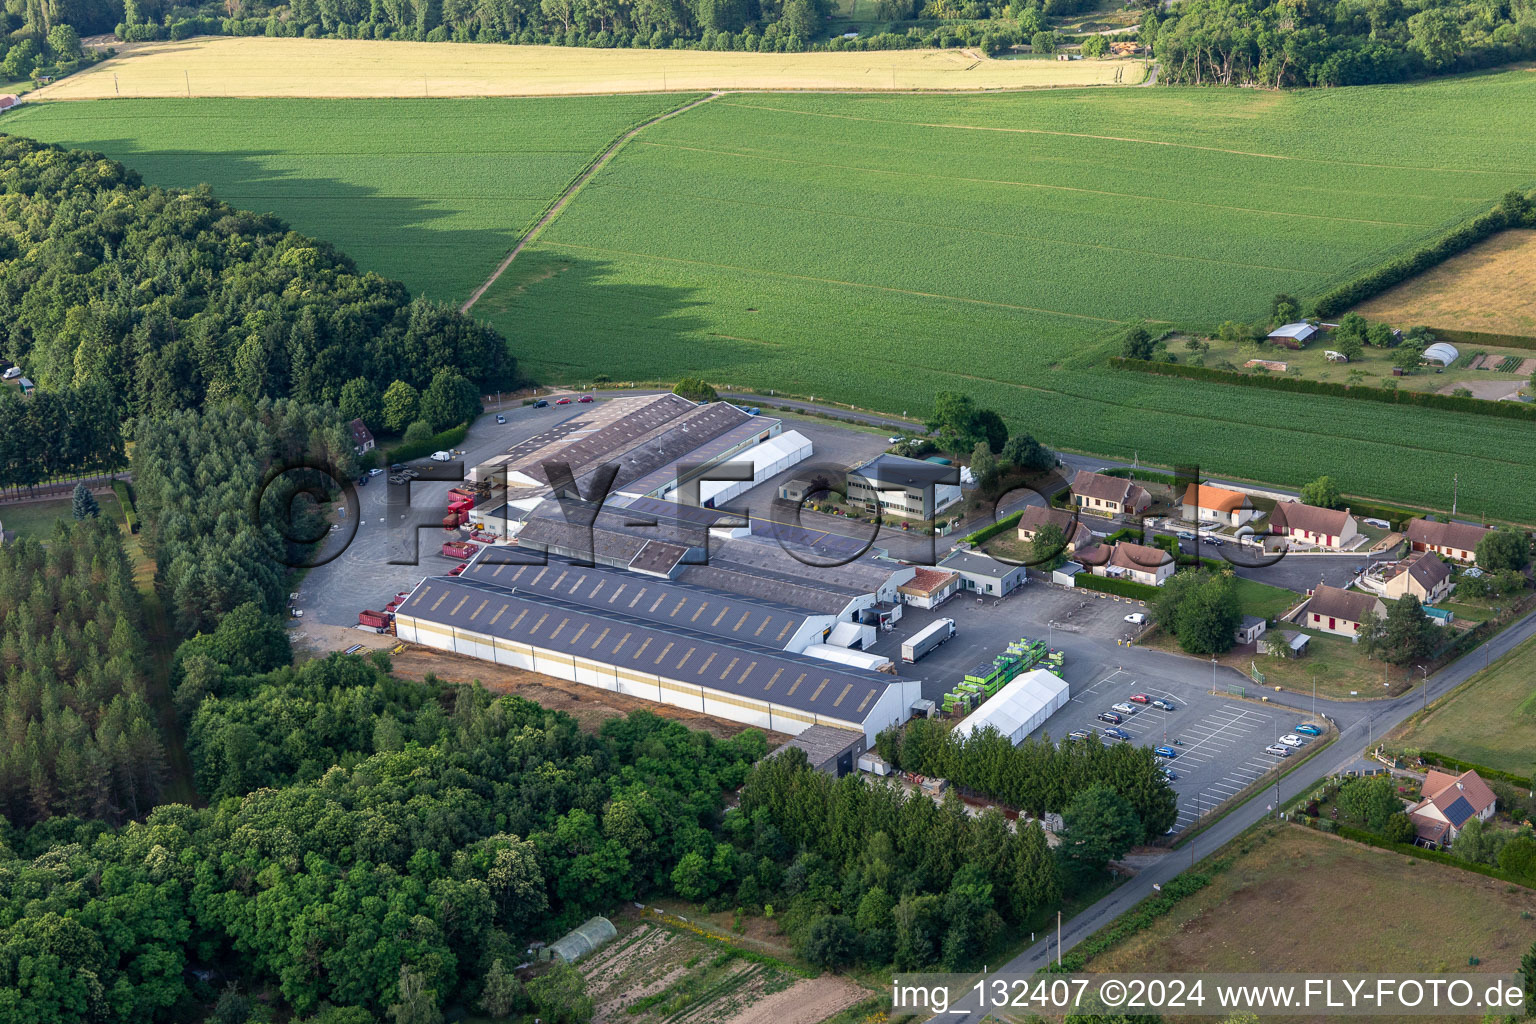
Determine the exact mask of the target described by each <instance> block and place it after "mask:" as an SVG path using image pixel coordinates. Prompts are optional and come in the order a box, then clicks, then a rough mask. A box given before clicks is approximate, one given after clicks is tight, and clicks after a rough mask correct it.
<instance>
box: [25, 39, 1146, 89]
mask: <svg viewBox="0 0 1536 1024" xmlns="http://www.w3.org/2000/svg"><path fill="white" fill-rule="evenodd" d="M1122 68H1123V69H1124V73H1123V76H1122V77H1123V78H1124V79H1125V82H1126V84H1135V83H1138V82H1140V81H1141V79H1142V75H1143V72H1142V66H1141V64H1140V63H1139V62H1137V61H1134V60H1075V61H1054V60H991V59H990V58H987V57H984V56H982V55H981V54H979V53H974V52H972V51H969V50H878V51H874V52H869V53H857V52H843V53H740V52H729V51H727V52H716V51H711V50H599V49H592V48H588V47H575V46H572V47H565V46H509V45H504V44H493V43H463V44H459V43H452V44H445V43H408V42H390V41H375V40H360V39H269V38H266V37H264V36H256V37H226V36H213V37H203V38H199V39H188V40H184V41H182V42H175V43H128V44H124V45H122V46H120V47H119V54H118V56H117V57H115V58H113V59H112V60H109V61H105V62H103V63H101V64H98V65H96V66H95V67H93V68H91V69H90V70H87V71H82V72H80V73H78V74H75V75H71V76H70V77H68V78H66V79H64V80H62V81H59V82H56V83H54V84H53V85H50V86H47V87H46V88H43V89H40V90H38V91H37V92H36V93H34V94H33V95H32V99H33V100H96V99H112V98H115V97H123V98H131V97H140V98H145V97H158V96H189V95H190V96H201V97H208V96H239V97H261V96H289V97H300V96H304V97H323V98H327V99H332V98H375V97H384V96H392V97H412V96H434V97H454V96H573V95H597V94H604V93H623V92H698V91H705V90H714V89H750V90H763V89H809V90H857V91H861V92H863V91H876V90H885V91H890V90H893V89H894V90H897V91H903V90H982V89H1032V88H1049V87H1053V86H1067V85H1107V84H1112V83H1113V82H1114V77H1115V72H1116V71H1117V70H1119V69H1122Z"/></svg>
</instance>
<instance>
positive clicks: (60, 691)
mask: <svg viewBox="0 0 1536 1024" xmlns="http://www.w3.org/2000/svg"><path fill="white" fill-rule="evenodd" d="M0 624H3V625H0V630H3V635H0V677H3V680H4V686H3V689H0V729H3V731H4V742H3V743H0V809H3V812H4V815H5V817H7V818H9V819H10V820H11V821H13V822H17V823H20V824H30V823H32V822H35V821H40V820H42V819H45V818H48V817H51V816H53V815H79V816H82V817H90V818H101V819H104V820H106V821H111V822H120V821H123V820H124V819H126V818H129V817H138V816H140V815H142V814H143V813H145V812H147V811H148V810H149V809H150V808H151V807H152V806H154V805H155V803H157V802H158V800H159V797H160V786H161V783H162V781H163V776H164V770H165V754H164V749H163V746H162V743H161V738H160V736H159V733H158V732H157V731H156V728H155V724H154V715H153V713H152V711H151V709H150V706H149V703H148V702H147V700H146V698H145V684H146V682H147V679H148V673H147V670H146V657H145V649H144V639H143V628H144V623H143V618H142V612H141V609H140V607H139V595H138V592H137V591H136V590H135V589H134V584H133V570H132V567H131V566H130V565H129V563H128V559H127V557H126V556H125V554H124V553H123V547H122V541H121V538H120V535H119V533H118V530H117V528H116V526H115V524H113V523H111V522H109V521H107V520H104V519H97V518H90V519H86V520H85V521H82V522H72V521H71V522H68V523H66V522H65V521H62V520H61V521H60V522H59V523H58V525H57V526H56V527H55V528H54V532H53V534H52V535H51V537H50V538H49V541H48V543H47V545H46V546H45V545H44V544H42V543H40V542H39V541H37V540H33V539H30V538H25V537H23V538H21V539H19V540H17V541H15V542H13V543H10V544H6V545H4V546H3V547H0Z"/></svg>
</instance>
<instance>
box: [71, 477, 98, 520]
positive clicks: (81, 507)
mask: <svg viewBox="0 0 1536 1024" xmlns="http://www.w3.org/2000/svg"><path fill="white" fill-rule="evenodd" d="M70 511H71V512H72V513H74V516H75V518H76V519H94V518H96V517H97V516H99V515H101V505H100V504H98V503H97V501H96V495H94V494H92V493H91V492H90V491H89V490H87V489H86V486H85V481H84V480H82V481H80V482H79V483H77V484H75V493H74V496H73V497H72V498H71V499H70Z"/></svg>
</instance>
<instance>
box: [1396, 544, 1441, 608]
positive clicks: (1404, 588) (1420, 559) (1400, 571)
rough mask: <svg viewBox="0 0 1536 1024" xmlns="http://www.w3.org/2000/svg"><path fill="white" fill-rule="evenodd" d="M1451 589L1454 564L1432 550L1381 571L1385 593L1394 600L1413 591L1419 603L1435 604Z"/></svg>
mask: <svg viewBox="0 0 1536 1024" xmlns="http://www.w3.org/2000/svg"><path fill="white" fill-rule="evenodd" d="M1450 592H1451V567H1450V566H1448V565H1446V564H1445V563H1444V562H1442V561H1441V560H1440V559H1439V558H1438V557H1437V556H1436V555H1435V553H1434V552H1433V551H1422V552H1420V553H1419V554H1416V555H1412V556H1410V557H1409V558H1406V559H1404V560H1403V561H1401V562H1398V563H1397V564H1396V565H1393V566H1391V567H1390V568H1388V569H1387V570H1386V571H1385V572H1383V573H1382V588H1381V593H1382V596H1383V597H1390V598H1392V599H1393V600H1396V599H1397V598H1400V597H1404V596H1406V595H1408V594H1412V595H1413V596H1414V597H1416V598H1418V599H1419V603H1420V604H1434V603H1435V602H1436V601H1439V600H1440V599H1442V598H1443V597H1445V596H1446V595H1447V594H1449V593H1450Z"/></svg>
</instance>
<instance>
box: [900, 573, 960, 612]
mask: <svg viewBox="0 0 1536 1024" xmlns="http://www.w3.org/2000/svg"><path fill="white" fill-rule="evenodd" d="M959 590H960V574H959V573H957V572H942V571H940V570H938V569H924V568H922V567H918V570H917V573H916V575H914V576H913V577H912V578H911V579H910V580H907V582H905V583H903V584H902V585H901V586H899V587H897V588H896V593H898V594H900V595H901V599H902V600H903V601H905V602H906V603H907V604H910V605H911V606H912V607H914V608H937V607H938V606H939V605H941V604H943V603H944V602H945V601H948V600H949V599H950V598H951V597H954V596H955V594H956V593H957V592H958V591H959Z"/></svg>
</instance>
